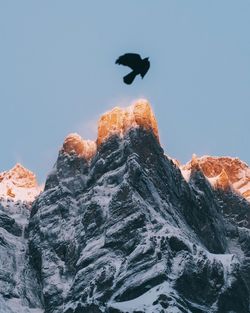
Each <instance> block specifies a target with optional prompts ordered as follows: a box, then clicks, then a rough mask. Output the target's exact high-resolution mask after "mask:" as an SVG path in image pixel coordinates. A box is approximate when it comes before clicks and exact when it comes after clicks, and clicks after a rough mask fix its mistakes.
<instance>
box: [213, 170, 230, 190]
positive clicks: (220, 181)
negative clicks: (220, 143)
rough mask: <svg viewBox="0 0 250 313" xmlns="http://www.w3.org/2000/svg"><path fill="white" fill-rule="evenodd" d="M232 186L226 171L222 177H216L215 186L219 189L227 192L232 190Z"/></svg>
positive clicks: (222, 172) (222, 173)
mask: <svg viewBox="0 0 250 313" xmlns="http://www.w3.org/2000/svg"><path fill="white" fill-rule="evenodd" d="M230 185H231V183H230V180H229V177H228V175H227V172H226V171H225V170H224V169H222V171H221V173H220V175H218V176H217V177H216V180H215V183H214V186H215V187H216V188H218V189H222V190H226V189H229V188H230Z"/></svg>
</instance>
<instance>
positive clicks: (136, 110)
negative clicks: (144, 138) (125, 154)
mask: <svg viewBox="0 0 250 313" xmlns="http://www.w3.org/2000/svg"><path fill="white" fill-rule="evenodd" d="M132 127H143V128H145V129H146V130H151V131H153V133H154V135H155V136H156V138H157V139H158V141H159V134H158V126H157V122H156V119H155V116H154V114H153V111H152V109H151V106H150V104H149V102H148V101H147V100H145V99H139V100H137V101H135V102H134V103H133V104H132V105H130V106H129V107H126V108H120V107H115V108H114V109H112V110H111V111H108V112H106V113H104V114H103V115H102V116H101V118H100V119H99V122H98V137H97V145H100V144H101V143H102V142H104V141H105V140H107V139H108V138H109V137H110V136H112V135H115V134H116V135H119V136H123V135H124V134H125V133H126V132H127V130H129V129H130V128H132Z"/></svg>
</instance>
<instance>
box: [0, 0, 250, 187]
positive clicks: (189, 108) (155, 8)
mask: <svg viewBox="0 0 250 313" xmlns="http://www.w3.org/2000/svg"><path fill="white" fill-rule="evenodd" d="M125 52H138V53H140V54H141V55H142V56H143V57H147V56H149V57H150V61H151V68H150V70H149V72H148V74H147V75H146V76H145V78H144V79H143V80H141V79H140V78H136V81H135V82H134V84H133V85H131V86H127V85H125V84H123V82H122V76H123V75H125V74H126V73H127V72H128V69H127V68H125V67H122V66H117V65H115V64H114V62H115V60H116V58H117V57H118V56H119V55H121V54H123V53H125ZM138 97H144V98H147V99H148V100H149V101H150V102H151V103H152V106H153V109H154V112H155V115H156V117H157V120H158V125H159V131H160V139H161V143H162V145H163V147H164V149H165V151H166V154H168V155H170V156H172V157H175V158H177V159H179V160H180V161H181V162H186V161H188V160H189V159H190V158H191V155H192V153H196V154H197V155H203V154H209V155H229V156H238V157H239V158H241V159H242V160H244V161H246V162H247V163H249V164H250V145H249V137H250V134H249V131H250V124H249V120H250V1H249V0H219V1H218V0H202V1H201V0H188V1H187V0H178V1H177V0H162V1H160V0H158V1H153V0H137V1H135V0H126V1H120V0H105V1H104V0H99V1H96V0H89V1H87V0H85V1H84V0H79V1H77V0H74V1H64V0H53V1H51V0H43V1H34V0H30V1H27V0H22V1H20V0H16V1H14V0H9V1H7V0H0V108H1V111H0V112H1V113H0V143H1V146H0V147H1V149H0V171H3V170H7V169H9V168H11V167H12V166H13V165H14V164H15V163H16V162H21V163H22V164H23V165H24V166H26V167H28V168H29V169H31V170H32V171H34V172H35V173H36V174H37V176H38V178H39V181H40V182H43V181H44V180H45V177H46V174H47V173H48V171H49V170H50V169H51V167H52V166H53V163H54V162H55V160H56V157H57V153H58V150H59V148H60V146H61V145H62V143H63V140H64V137H65V136H66V135H67V134H68V133H70V132H79V133H80V134H81V135H82V136H83V137H84V138H85V139H88V138H89V139H95V136H96V130H95V127H94V123H95V121H96V120H97V119H98V117H99V115H100V114H101V113H103V112H105V111H106V110H108V109H110V108H112V107H113V106H115V105H123V106H124V105H126V104H130V102H131V101H132V100H133V99H136V98H138Z"/></svg>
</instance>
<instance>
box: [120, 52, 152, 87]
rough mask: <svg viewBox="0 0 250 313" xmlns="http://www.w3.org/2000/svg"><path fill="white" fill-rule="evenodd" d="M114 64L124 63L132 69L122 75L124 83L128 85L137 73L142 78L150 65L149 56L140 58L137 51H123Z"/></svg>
mask: <svg viewBox="0 0 250 313" xmlns="http://www.w3.org/2000/svg"><path fill="white" fill-rule="evenodd" d="M115 64H119V65H125V66H128V67H130V68H131V69H132V72H130V73H129V74H128V75H126V76H124V77H123V81H124V83H125V84H128V85H130V84H132V82H133V81H134V79H135V77H136V76H137V75H141V78H143V77H144V76H145V75H146V73H147V71H148V70H149V67H150V62H149V58H145V59H142V58H141V56H140V55H139V54H137V53H125V54H123V55H121V56H120V57H119V58H118V59H117V60H116V62H115Z"/></svg>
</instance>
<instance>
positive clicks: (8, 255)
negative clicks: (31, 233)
mask: <svg viewBox="0 0 250 313" xmlns="http://www.w3.org/2000/svg"><path fill="white" fill-rule="evenodd" d="M0 177H1V182H0V194H1V197H0V312H1V313H2V312H3V313H40V312H42V309H39V308H41V307H42V303H41V299H42V294H41V293H39V290H40V287H39V283H38V281H37V280H36V272H34V270H33V269H32V267H30V266H29V255H28V252H27V232H26V230H27V225H28V220H29V215H30V210H31V202H29V200H30V199H32V200H33V199H34V197H35V196H36V195H38V192H39V187H38V185H37V182H36V179H35V176H34V174H33V173H32V172H30V171H29V170H27V169H25V168H24V167H23V166H21V165H20V164H17V165H16V166H15V167H14V168H13V169H11V170H10V171H7V172H4V173H1V174H0ZM10 190H11V191H10ZM25 197H26V198H27V200H28V201H22V200H23V199H24V198H25Z"/></svg>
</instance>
